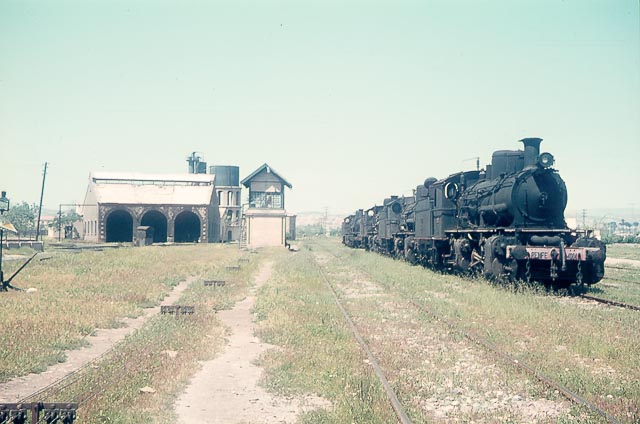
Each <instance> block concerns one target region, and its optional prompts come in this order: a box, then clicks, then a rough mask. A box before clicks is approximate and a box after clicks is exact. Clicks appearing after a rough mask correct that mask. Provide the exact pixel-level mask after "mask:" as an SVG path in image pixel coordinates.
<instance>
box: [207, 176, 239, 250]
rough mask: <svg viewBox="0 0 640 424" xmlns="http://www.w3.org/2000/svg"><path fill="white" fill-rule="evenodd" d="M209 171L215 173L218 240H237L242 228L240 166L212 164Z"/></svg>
mask: <svg viewBox="0 0 640 424" xmlns="http://www.w3.org/2000/svg"><path fill="white" fill-rule="evenodd" d="M209 173H210V174H213V175H215V186H216V194H217V196H218V207H219V208H220V241H222V242H230V241H238V240H240V231H241V228H242V206H241V202H240V191H241V187H240V168H239V167H237V166H232V165H213V166H210V167H209Z"/></svg>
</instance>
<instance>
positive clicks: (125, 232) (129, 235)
mask: <svg viewBox="0 0 640 424" xmlns="http://www.w3.org/2000/svg"><path fill="white" fill-rule="evenodd" d="M106 227H107V234H106V239H107V243H112V242H113V243H119V242H131V241H133V218H132V217H131V214H130V213H129V212H127V211H124V210H118V211H113V212H111V213H110V214H109V216H108V217H107V225H106Z"/></svg>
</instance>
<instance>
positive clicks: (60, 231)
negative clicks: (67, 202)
mask: <svg viewBox="0 0 640 424" xmlns="http://www.w3.org/2000/svg"><path fill="white" fill-rule="evenodd" d="M61 234H62V204H60V209H59V210H58V243H60V241H61V239H60V235H61Z"/></svg>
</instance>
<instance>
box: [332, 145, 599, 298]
mask: <svg viewBox="0 0 640 424" xmlns="http://www.w3.org/2000/svg"><path fill="white" fill-rule="evenodd" d="M520 141H521V142H522V143H524V151H522V150H498V151H496V152H494V153H493V157H492V160H491V165H487V166H486V169H484V170H476V171H465V172H459V173H456V174H452V175H450V176H448V177H447V178H444V179H441V180H437V179H435V178H427V180H426V181H425V182H424V184H423V185H419V186H418V187H417V188H416V190H415V192H414V195H413V196H412V197H398V196H391V197H390V198H388V199H385V200H384V202H383V204H382V205H381V206H374V207H372V208H370V209H366V210H363V209H360V210H358V211H356V212H355V213H354V214H353V215H350V216H348V217H346V218H345V219H344V221H343V223H342V234H343V243H344V244H345V245H347V246H349V247H354V248H364V249H367V250H373V251H376V252H380V253H382V254H386V255H391V256H396V257H404V258H405V259H406V260H407V261H409V262H411V263H413V264H421V265H424V266H427V267H430V268H433V269H437V270H442V271H452V272H456V273H470V274H482V275H484V276H485V277H486V278H489V279H496V280H500V281H508V280H526V281H539V282H544V283H545V284H554V285H556V286H559V287H568V286H569V285H570V284H572V283H578V284H594V283H597V282H598V281H600V280H601V279H602V278H603V276H604V261H605V258H606V247H605V245H604V244H603V243H602V242H600V241H599V240H598V239H596V238H594V237H592V235H591V233H590V232H587V231H575V230H571V229H569V228H568V227H567V224H566V222H565V220H564V210H565V207H566V204H567V188H566V186H565V183H564V181H563V180H562V178H561V177H560V175H559V174H558V171H556V170H555V169H553V167H552V166H553V164H554V158H553V155H551V154H550V153H542V154H540V142H541V141H542V139H540V138H525V139H523V140H520Z"/></svg>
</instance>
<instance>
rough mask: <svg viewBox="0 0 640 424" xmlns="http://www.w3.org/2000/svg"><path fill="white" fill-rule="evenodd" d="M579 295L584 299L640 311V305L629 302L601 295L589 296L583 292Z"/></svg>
mask: <svg viewBox="0 0 640 424" xmlns="http://www.w3.org/2000/svg"><path fill="white" fill-rule="evenodd" d="M579 297H581V298H582V299H587V300H593V301H595V302H600V303H604V304H606V305H611V306H619V307H621V308H625V309H631V310H633V311H640V306H636V305H629V304H628V303H623V302H617V301H615V300H610V299H603V298H601V297H595V296H589V295H586V294H581V295H579Z"/></svg>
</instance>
